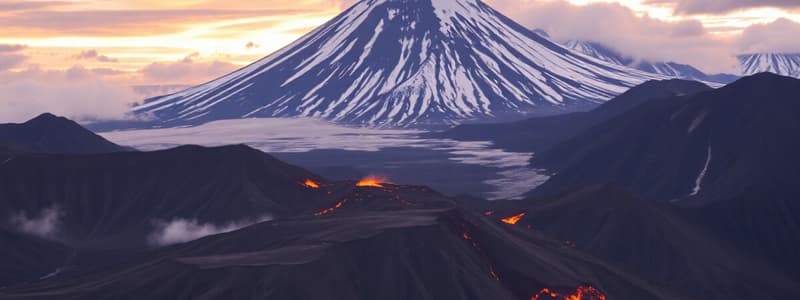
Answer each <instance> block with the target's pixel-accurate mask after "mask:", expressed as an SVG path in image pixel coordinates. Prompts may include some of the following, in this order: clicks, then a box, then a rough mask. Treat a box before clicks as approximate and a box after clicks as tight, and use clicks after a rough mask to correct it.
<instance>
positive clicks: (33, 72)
mask: <svg viewBox="0 0 800 300" xmlns="http://www.w3.org/2000/svg"><path fill="white" fill-rule="evenodd" d="M101 73H102V72H101ZM139 98H140V97H139V96H138V95H136V93H135V92H134V90H133V89H132V88H131V87H130V86H128V85H125V84H122V83H119V82H115V81H111V80H108V79H105V78H104V77H103V76H102V75H99V74H98V73H97V72H94V70H91V69H86V68H84V67H81V66H75V67H72V68H70V69H68V70H63V71H62V70H43V69H41V68H39V67H35V66H34V67H31V68H28V69H26V70H24V71H20V72H3V71H2V70H0V107H2V108H3V109H2V110H0V122H22V121H26V120H28V119H30V118H32V117H35V116H36V115H39V114H41V113H44V112H50V113H54V114H58V115H63V116H67V117H70V118H72V119H75V120H78V121H96V120H118V119H124V118H126V114H127V112H128V111H129V109H130V104H131V103H135V102H137V101H140V99H139Z"/></svg>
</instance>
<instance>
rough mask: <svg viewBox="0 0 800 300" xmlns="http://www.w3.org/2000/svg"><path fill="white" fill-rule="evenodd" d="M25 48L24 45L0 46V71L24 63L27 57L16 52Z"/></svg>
mask: <svg viewBox="0 0 800 300" xmlns="http://www.w3.org/2000/svg"><path fill="white" fill-rule="evenodd" d="M27 47H28V46H26V45H8V44H0V71H5V70H8V69H11V68H13V67H16V66H19V65H20V64H22V62H24V61H26V60H27V59H28V56H27V55H24V54H21V53H18V52H19V51H22V50H23V49H25V48H27Z"/></svg>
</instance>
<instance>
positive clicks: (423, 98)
mask: <svg viewBox="0 0 800 300" xmlns="http://www.w3.org/2000/svg"><path fill="white" fill-rule="evenodd" d="M654 78H660V77H659V75H652V74H649V73H645V72H641V71H637V70H633V69H630V68H627V67H624V66H619V65H615V64H612V63H608V62H604V61H601V60H598V59H594V58H590V57H587V56H585V55H582V54H578V53H575V52H573V51H572V50H569V49H567V48H564V47H563V46H560V45H558V44H555V43H553V42H551V41H550V40H548V39H547V38H545V37H542V36H540V35H537V34H535V33H533V32H532V31H530V30H528V29H526V28H524V27H523V26H521V25H519V24H517V23H515V22H514V21H512V20H511V19H509V18H507V17H505V16H503V15H502V14H500V13H499V12H497V11H495V10H494V9H492V8H491V7H489V6H488V5H486V4H484V3H483V2H481V1H479V0H402V1H401V0H364V1H360V2H358V3H356V4H355V5H354V6H352V7H351V8H350V9H348V10H346V11H345V12H343V13H342V14H341V15H339V16H337V17H336V18H334V19H333V20H331V21H329V22H328V23H326V24H324V25H323V26H321V27H319V28H317V29H315V30H313V31H312V32H310V33H309V34H307V35H305V36H303V37H302V38H300V39H299V40H297V41H295V42H294V43H292V44H290V45H288V46H287V47H285V48H283V49H281V50H279V51H277V52H275V53H273V54H271V55H269V56H267V57H266V58H263V59H261V60H259V61H257V62H255V63H253V64H251V65H249V66H247V67H244V68H242V69H240V70H237V71H235V72H233V73H231V74H228V75H225V76H223V77H221V78H218V79H216V80H213V81H211V82H208V83H206V84H203V85H199V86H196V87H192V88H189V89H187V90H185V91H182V92H179V93H175V94H171V95H166V96H161V97H156V98H152V99H149V100H146V101H145V103H144V104H143V105H140V106H138V107H136V108H134V109H133V112H132V113H133V114H136V115H139V116H144V117H147V118H150V119H151V120H152V123H147V124H148V125H149V126H153V127H174V126H183V125H198V124H202V123H206V122H210V121H214V120H221V119H239V118H264V117H315V118H321V119H325V120H329V121H334V122H337V123H343V124H348V125H358V126H369V127H417V128H424V127H437V126H448V125H453V124H458V123H461V122H464V121H476V120H489V119H496V118H499V117H521V116H523V115H525V114H536V113H542V114H543V113H548V112H549V113H552V112H554V111H564V110H567V111H569V110H577V109H580V108H585V107H586V105H590V104H594V103H598V102H602V101H605V100H608V99H609V98H611V97H613V96H615V95H618V94H620V93H622V92H624V91H625V90H627V88H629V87H631V86H634V85H636V84H639V83H642V82H643V81H645V80H647V79H654ZM140 125H141V124H140Z"/></svg>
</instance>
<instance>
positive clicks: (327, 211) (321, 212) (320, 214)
mask: <svg viewBox="0 0 800 300" xmlns="http://www.w3.org/2000/svg"><path fill="white" fill-rule="evenodd" d="M345 203H347V199H342V201H339V202H336V204H335V205H334V206H332V207H329V208H326V209H323V210H321V211H319V212H316V213H314V215H315V216H322V215H327V214H329V213H332V212H333V211H334V210H337V209H339V208H342V206H343V205H344V204H345Z"/></svg>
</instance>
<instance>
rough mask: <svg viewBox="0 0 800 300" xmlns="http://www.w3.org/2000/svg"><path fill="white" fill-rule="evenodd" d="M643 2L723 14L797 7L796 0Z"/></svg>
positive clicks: (684, 12)
mask: <svg viewBox="0 0 800 300" xmlns="http://www.w3.org/2000/svg"><path fill="white" fill-rule="evenodd" d="M644 4H650V5H660V6H668V7H672V8H673V9H674V11H675V13H676V14H681V15H692V14H724V13H728V12H732V11H737V10H745V9H750V8H762V7H777V8H783V9H798V8H800V1H797V0H647V1H645V2H644Z"/></svg>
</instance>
